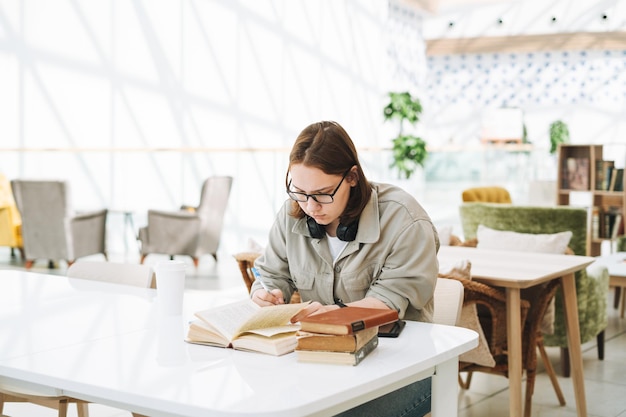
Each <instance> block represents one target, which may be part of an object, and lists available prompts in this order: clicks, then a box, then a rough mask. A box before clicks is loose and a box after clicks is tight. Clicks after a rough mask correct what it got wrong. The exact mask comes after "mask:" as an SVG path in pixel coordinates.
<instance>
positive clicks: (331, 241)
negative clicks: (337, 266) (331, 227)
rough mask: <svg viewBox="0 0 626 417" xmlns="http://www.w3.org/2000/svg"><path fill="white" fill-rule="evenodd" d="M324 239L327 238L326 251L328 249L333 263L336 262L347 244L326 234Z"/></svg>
mask: <svg viewBox="0 0 626 417" xmlns="http://www.w3.org/2000/svg"><path fill="white" fill-rule="evenodd" d="M326 237H327V238H328V249H330V254H331V255H332V256H333V262H334V261H336V260H337V258H338V257H339V255H341V252H343V249H344V248H345V247H346V246H347V245H348V242H344V241H343V240H341V239H339V238H338V237H336V236H335V237H332V236H330V235H328V233H327V234H326Z"/></svg>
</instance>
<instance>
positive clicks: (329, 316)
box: [300, 307, 398, 334]
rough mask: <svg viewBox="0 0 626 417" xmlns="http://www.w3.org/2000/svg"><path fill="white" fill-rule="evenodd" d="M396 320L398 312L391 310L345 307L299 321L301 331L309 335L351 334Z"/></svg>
mask: <svg viewBox="0 0 626 417" xmlns="http://www.w3.org/2000/svg"><path fill="white" fill-rule="evenodd" d="M396 320H398V312H397V311H396V310H391V309H380V308H366V307H345V308H338V309H335V310H331V311H327V312H324V313H320V314H314V315H312V316H308V317H306V318H304V319H302V320H300V326H301V330H302V331H304V332H311V333H327V334H352V333H354V332H357V331H359V330H363V329H367V328H370V327H378V326H382V325H383V324H387V323H391V322H393V321H396Z"/></svg>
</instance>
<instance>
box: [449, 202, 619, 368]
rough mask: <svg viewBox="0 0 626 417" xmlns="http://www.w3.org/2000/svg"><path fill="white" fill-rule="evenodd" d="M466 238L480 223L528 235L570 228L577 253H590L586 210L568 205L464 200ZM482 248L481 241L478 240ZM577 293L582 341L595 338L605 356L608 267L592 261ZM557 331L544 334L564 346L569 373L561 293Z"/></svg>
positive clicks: (471, 236)
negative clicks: (469, 201)
mask: <svg viewBox="0 0 626 417" xmlns="http://www.w3.org/2000/svg"><path fill="white" fill-rule="evenodd" d="M460 215H461V223H462V227H463V233H464V238H465V241H471V240H472V239H476V236H477V230H478V226H479V225H484V226H486V227H488V228H491V229H496V230H501V231H513V232H518V233H529V234H555V233H559V232H566V231H571V233H572V236H571V239H570V241H569V245H568V246H569V249H571V251H572V252H573V253H574V254H575V255H582V256H585V255H586V254H587V248H586V245H587V210H585V209H582V208H575V207H569V206H554V207H539V206H537V207H533V206H517V205H507V204H495V203H464V204H462V205H461V207H460ZM478 244H479V247H480V241H479V242H478ZM575 278H576V295H577V300H578V317H579V322H580V337H581V343H585V342H588V341H590V340H592V339H593V338H594V337H595V338H596V339H597V344H598V358H599V359H603V358H604V329H605V328H606V327H607V324H608V316H607V306H606V298H607V293H608V290H609V276H608V271H607V270H606V268H597V267H596V266H594V265H593V264H592V265H590V266H589V267H588V268H586V269H583V270H581V271H579V272H577V273H576V275H575ZM555 299H556V302H555V316H554V331H553V333H552V334H544V343H545V345H546V346H559V347H560V348H561V369H562V371H563V374H564V375H565V376H568V375H569V371H570V370H569V352H568V350H567V334H566V326H565V317H564V314H563V301H562V292H561V291H557V293H556V296H555Z"/></svg>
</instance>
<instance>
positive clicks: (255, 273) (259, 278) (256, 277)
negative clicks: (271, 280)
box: [250, 267, 270, 292]
mask: <svg viewBox="0 0 626 417" xmlns="http://www.w3.org/2000/svg"><path fill="white" fill-rule="evenodd" d="M250 269H251V270H252V273H253V274H254V279H256V280H258V281H259V282H260V283H261V285H262V286H263V289H264V290H265V291H267V292H270V289H269V288H267V285H265V283H264V282H263V280H262V279H261V274H259V271H258V270H257V269H256V268H255V267H252V268H250Z"/></svg>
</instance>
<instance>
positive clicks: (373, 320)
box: [295, 307, 398, 365]
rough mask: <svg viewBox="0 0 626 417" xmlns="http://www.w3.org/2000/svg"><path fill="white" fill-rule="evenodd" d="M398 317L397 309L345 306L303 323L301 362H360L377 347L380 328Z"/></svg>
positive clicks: (298, 349)
mask: <svg viewBox="0 0 626 417" xmlns="http://www.w3.org/2000/svg"><path fill="white" fill-rule="evenodd" d="M396 320H398V312H397V311H395V310H383V309H374V308H363V307H346V308H340V309H337V310H332V311H329V312H326V313H320V314H316V315H313V316H309V317H307V318H306V319H303V320H302V321H301V322H300V330H299V331H298V333H297V334H296V335H297V344H296V349H295V350H296V355H297V357H298V361H300V362H317V363H333V364H345V365H358V364H359V363H360V362H361V361H362V360H363V359H365V357H367V356H368V355H369V354H370V353H371V352H372V351H373V350H374V349H376V347H377V346H378V327H379V326H382V325H384V324H387V323H392V322H394V321H396Z"/></svg>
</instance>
